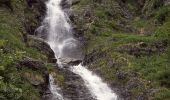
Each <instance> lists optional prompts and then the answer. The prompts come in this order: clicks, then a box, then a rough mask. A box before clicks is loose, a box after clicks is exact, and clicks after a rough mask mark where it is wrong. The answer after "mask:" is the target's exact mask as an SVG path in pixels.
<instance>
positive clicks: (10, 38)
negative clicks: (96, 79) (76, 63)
mask: <svg viewBox="0 0 170 100" xmlns="http://www.w3.org/2000/svg"><path fill="white" fill-rule="evenodd" d="M45 1H46V0H0V100H41V99H44V100H47V99H49V97H50V91H49V90H48V85H49V79H48V78H49V73H51V74H53V76H54V77H55V79H56V80H55V81H56V83H58V85H59V86H60V87H61V89H62V90H63V92H64V93H63V94H64V96H66V97H70V98H74V96H75V98H77V97H79V95H78V94H81V96H82V97H86V96H88V95H89V94H88V93H86V88H85V87H84V85H83V81H82V79H81V78H80V77H79V76H77V75H75V74H73V73H72V72H70V71H68V70H65V69H60V68H57V65H56V64H55V62H56V59H54V53H53V51H52V50H51V49H50V47H49V45H48V44H47V43H45V42H44V41H43V40H42V39H40V38H37V37H35V36H33V35H36V34H37V33H36V29H37V28H38V27H39V26H40V24H41V22H42V20H43V18H44V15H45V11H46V9H45V5H44V2H45ZM66 1H67V0H63V2H66ZM72 1H73V3H72V6H71V8H72V9H71V10H72V13H73V14H72V13H69V14H70V19H71V21H72V26H73V29H74V30H75V37H77V38H79V39H80V40H81V41H82V42H84V44H85V45H84V51H85V54H86V56H85V59H84V61H83V64H84V65H86V66H88V68H89V69H91V70H92V71H94V72H96V73H97V74H98V75H99V76H100V77H102V78H103V79H104V81H105V82H107V83H108V84H109V85H110V86H111V87H112V89H113V90H114V91H115V92H116V93H117V94H118V95H119V96H120V97H121V98H122V99H124V100H169V99H170V1H169V0H72ZM62 6H63V8H64V7H65V8H67V7H68V8H69V5H67V4H65V3H63V4H62ZM82 37H83V38H82ZM82 87H83V88H82ZM80 88H81V89H80ZM80 91H83V92H80ZM76 93H77V94H76ZM89 98H90V97H89Z"/></svg>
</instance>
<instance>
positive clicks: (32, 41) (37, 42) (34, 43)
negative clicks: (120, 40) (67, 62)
mask: <svg viewBox="0 0 170 100" xmlns="http://www.w3.org/2000/svg"><path fill="white" fill-rule="evenodd" d="M28 45H29V46H30V47H34V48H36V49H38V50H39V51H41V52H43V53H45V54H46V55H47V56H48V59H49V62H51V63H56V61H57V60H56V59H55V54H54V52H53V50H52V49H51V47H50V46H49V45H48V43H46V42H45V41H44V40H43V39H41V38H37V37H36V36H32V35H28Z"/></svg>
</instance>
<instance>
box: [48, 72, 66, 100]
mask: <svg viewBox="0 0 170 100" xmlns="http://www.w3.org/2000/svg"><path fill="white" fill-rule="evenodd" d="M49 81H50V85H49V89H50V91H51V93H52V94H53V96H52V98H51V99H52V100H64V98H63V97H62V95H61V94H60V93H59V91H60V88H59V87H58V86H57V85H56V84H55V82H54V78H53V76H52V75H49Z"/></svg>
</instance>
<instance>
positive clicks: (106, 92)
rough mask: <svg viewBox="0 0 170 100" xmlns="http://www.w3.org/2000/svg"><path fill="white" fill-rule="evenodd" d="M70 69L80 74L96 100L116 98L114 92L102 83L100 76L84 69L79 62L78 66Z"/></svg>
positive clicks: (114, 99) (112, 99)
mask: <svg viewBox="0 0 170 100" xmlns="http://www.w3.org/2000/svg"><path fill="white" fill-rule="evenodd" d="M72 71H73V72H74V73H76V74H78V75H80V76H81V77H82V78H83V80H84V81H85V85H86V86H87V87H88V89H89V90H90V91H91V93H92V95H93V96H95V98H96V99H97V100H116V99H117V96H116V94H115V93H114V92H113V91H112V90H111V89H110V88H109V87H108V85H107V84H106V83H104V82H103V81H102V80H101V78H100V77H98V76H97V75H95V74H93V73H92V72H91V71H89V70H88V69H86V68H85V67H84V66H82V65H81V64H79V65H78V66H73V67H72Z"/></svg>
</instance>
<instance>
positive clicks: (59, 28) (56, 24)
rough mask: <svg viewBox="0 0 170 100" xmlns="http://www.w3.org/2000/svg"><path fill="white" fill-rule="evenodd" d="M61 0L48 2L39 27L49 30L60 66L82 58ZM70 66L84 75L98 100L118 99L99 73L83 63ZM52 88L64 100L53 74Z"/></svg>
mask: <svg viewBox="0 0 170 100" xmlns="http://www.w3.org/2000/svg"><path fill="white" fill-rule="evenodd" d="M61 1H62V0H49V1H48V2H47V3H46V6H47V15H46V17H45V19H44V21H43V25H42V26H41V27H40V29H39V30H42V29H43V28H45V31H47V43H48V44H49V45H50V47H51V49H52V50H53V51H54V53H55V57H56V58H57V63H58V64H59V65H60V66H61V65H62V64H63V63H64V62H66V63H67V61H68V60H69V61H72V60H73V59H75V60H76V59H77V60H81V59H82V55H81V52H80V51H79V50H78V48H79V47H78V43H79V42H78V41H77V40H76V39H74V38H73V35H72V28H71V26H70V24H69V23H68V21H69V19H68V16H67V14H65V12H64V11H63V10H62V8H61V6H60V3H61ZM69 61H68V62H69ZM70 67H71V68H72V71H73V72H74V73H75V74H78V75H80V76H81V77H82V79H83V80H84V81H85V85H86V86H87V87H88V89H89V90H90V92H91V93H92V95H93V96H94V97H96V99H97V100H116V98H117V96H116V94H115V93H113V91H112V90H111V89H110V88H109V87H108V86H107V84H106V83H104V82H102V80H101V78H99V77H98V76H97V75H94V74H92V72H91V71H89V70H88V69H86V68H85V67H83V66H81V65H79V66H73V67H72V66H70ZM50 90H51V92H52V94H53V95H54V99H55V98H56V100H58V99H59V100H64V99H63V98H64V97H62V95H61V94H60V93H59V91H60V88H59V87H57V85H55V84H54V79H53V77H52V76H50Z"/></svg>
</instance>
